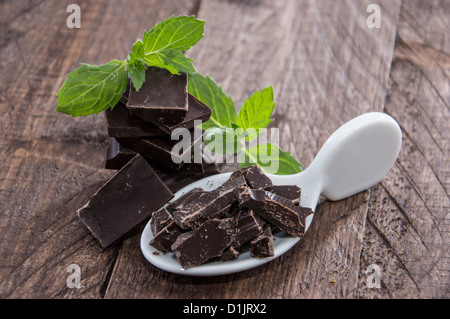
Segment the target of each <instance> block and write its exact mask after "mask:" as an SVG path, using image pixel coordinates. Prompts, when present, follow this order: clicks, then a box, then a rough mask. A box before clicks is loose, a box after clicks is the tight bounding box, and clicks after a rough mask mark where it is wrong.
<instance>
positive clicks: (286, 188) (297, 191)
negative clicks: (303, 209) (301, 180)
mask: <svg viewBox="0 0 450 319" xmlns="http://www.w3.org/2000/svg"><path fill="white" fill-rule="evenodd" d="M264 190H266V191H268V192H271V193H274V194H277V195H278V196H281V197H284V198H287V199H290V200H291V201H292V203H293V204H294V205H297V206H298V205H300V196H301V195H302V189H301V188H300V187H298V186H296V185H274V186H270V187H266V188H264Z"/></svg>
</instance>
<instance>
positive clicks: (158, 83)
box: [127, 67, 188, 124]
mask: <svg viewBox="0 0 450 319" xmlns="http://www.w3.org/2000/svg"><path fill="white" fill-rule="evenodd" d="M127 108H128V110H129V111H130V113H131V114H132V115H133V116H137V117H139V118H140V119H142V120H144V121H146V122H156V121H159V122H164V123H167V124H178V123H181V122H182V121H183V120H184V118H185V116H186V113H187V111H188V93H187V75H186V74H185V73H181V74H180V75H173V74H171V73H170V72H169V71H167V70H165V69H160V68H156V67H149V68H147V70H146V71H145V82H144V84H143V85H142V87H141V89H140V90H139V92H137V91H136V90H135V89H134V87H133V86H131V87H130V94H129V96H128V102H127Z"/></svg>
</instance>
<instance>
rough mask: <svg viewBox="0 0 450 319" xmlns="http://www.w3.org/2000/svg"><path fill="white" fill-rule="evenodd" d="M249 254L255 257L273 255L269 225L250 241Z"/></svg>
mask: <svg viewBox="0 0 450 319" xmlns="http://www.w3.org/2000/svg"><path fill="white" fill-rule="evenodd" d="M250 254H251V255H252V256H253V257H255V258H268V257H273V256H274V255H275V254H274V247H273V236H272V231H271V230H270V226H269V225H267V226H266V227H264V232H263V233H262V234H261V235H259V236H258V237H256V238H255V239H253V240H252V241H251V242H250Z"/></svg>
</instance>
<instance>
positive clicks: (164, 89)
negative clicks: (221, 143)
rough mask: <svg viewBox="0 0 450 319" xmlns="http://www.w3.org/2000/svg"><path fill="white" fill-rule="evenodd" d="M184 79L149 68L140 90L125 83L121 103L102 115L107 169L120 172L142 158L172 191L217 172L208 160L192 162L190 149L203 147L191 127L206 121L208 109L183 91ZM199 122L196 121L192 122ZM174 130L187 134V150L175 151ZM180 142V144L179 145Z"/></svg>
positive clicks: (200, 131)
mask: <svg viewBox="0 0 450 319" xmlns="http://www.w3.org/2000/svg"><path fill="white" fill-rule="evenodd" d="M187 81H188V79H187V75H186V74H184V73H181V74H180V75H172V74H171V73H170V72H169V71H167V70H165V69H160V68H156V67H150V68H148V69H147V70H146V74H145V82H144V84H143V86H142V88H141V89H140V90H139V91H136V90H135V89H134V87H133V86H131V85H128V87H127V90H126V91H125V93H124V95H123V96H122V99H121V100H120V102H119V103H118V104H117V105H116V106H115V107H114V108H113V110H107V111H106V119H107V128H108V135H109V136H110V139H109V147H108V150H107V160H106V168H108V169H121V168H122V167H123V166H124V165H125V164H126V163H128V161H129V160H131V158H133V157H134V156H135V155H136V154H140V155H141V156H143V157H144V159H145V160H146V161H147V162H148V163H149V165H150V166H151V167H152V168H153V169H154V170H155V172H156V173H157V174H158V176H159V177H160V178H161V179H162V180H163V181H164V182H165V184H166V185H167V186H168V187H169V189H171V190H172V191H173V192H175V191H177V190H179V189H180V188H182V187H184V186H185V185H187V184H190V183H192V182H193V181H195V180H198V179H200V178H203V177H205V176H209V175H211V174H217V173H219V172H218V170H217V168H216V166H215V164H214V163H212V161H209V160H205V159H204V158H203V157H201V156H200V158H201V160H202V162H201V163H195V161H194V156H193V155H194V151H196V150H197V151H198V150H199V148H200V147H201V144H202V137H203V134H204V132H203V131H202V130H201V129H199V128H195V126H194V125H195V123H198V122H199V121H201V122H205V121H207V120H208V119H209V118H210V116H211V109H210V108H209V107H208V106H206V105H205V104H203V103H202V102H201V101H199V100H197V99H196V98H195V97H193V96H192V95H191V94H189V93H188V91H187V85H188V82H187ZM196 121H197V122H196ZM177 128H184V129H186V130H188V132H189V135H190V139H191V140H190V143H189V145H188V147H179V148H177V150H176V151H174V146H175V145H176V144H177V143H179V142H180V141H179V140H178V139H174V140H172V133H173V132H174V130H175V129H177ZM183 143H184V142H183Z"/></svg>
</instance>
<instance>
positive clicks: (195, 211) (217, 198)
mask: <svg viewBox="0 0 450 319" xmlns="http://www.w3.org/2000/svg"><path fill="white" fill-rule="evenodd" d="M245 185H246V183H245V179H244V178H243V177H242V176H241V177H239V178H236V179H234V180H232V181H231V180H230V181H227V182H225V183H224V184H223V185H222V186H220V187H218V188H216V189H215V190H212V191H210V192H204V193H202V194H201V195H200V196H199V197H198V198H197V199H196V200H193V201H191V202H189V203H187V204H186V205H184V207H182V208H181V209H179V210H176V211H175V212H174V213H173V218H174V220H175V222H176V223H177V224H178V226H180V227H181V228H183V229H196V228H198V227H200V225H201V224H202V223H204V222H205V221H207V220H209V219H213V218H219V217H221V216H223V215H224V214H225V213H226V212H228V210H229V209H230V206H231V204H232V203H233V202H234V201H235V200H236V194H237V190H238V189H239V188H240V187H243V186H245Z"/></svg>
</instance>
